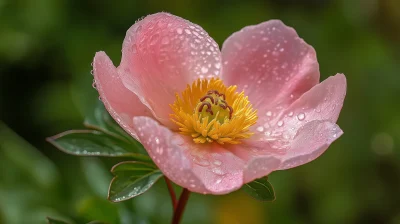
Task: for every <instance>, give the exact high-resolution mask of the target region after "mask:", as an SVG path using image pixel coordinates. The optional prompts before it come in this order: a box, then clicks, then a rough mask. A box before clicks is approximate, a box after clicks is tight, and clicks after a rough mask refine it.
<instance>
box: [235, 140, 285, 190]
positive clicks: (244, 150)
mask: <svg viewBox="0 0 400 224" xmlns="http://www.w3.org/2000/svg"><path fill="white" fill-rule="evenodd" d="M256 144H257V142H251V141H247V142H246V143H244V144H240V145H233V146H230V147H229V148H228V150H229V151H230V152H232V153H233V154H235V155H236V156H237V157H239V158H241V159H242V160H243V161H245V163H246V165H245V168H244V172H243V181H244V183H248V182H251V181H253V180H255V179H258V178H261V177H265V176H268V175H269V174H270V173H271V172H273V171H275V170H277V169H278V168H279V166H280V164H281V160H280V157H282V155H283V154H282V153H280V152H279V151H276V150H274V149H272V148H270V147H269V146H268V145H267V144H262V146H261V145H256ZM260 146H261V147H260Z"/></svg>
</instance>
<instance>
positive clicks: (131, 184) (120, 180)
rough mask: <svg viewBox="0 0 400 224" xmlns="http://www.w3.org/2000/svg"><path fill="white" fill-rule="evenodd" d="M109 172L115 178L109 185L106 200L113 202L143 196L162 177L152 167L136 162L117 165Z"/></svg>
mask: <svg viewBox="0 0 400 224" xmlns="http://www.w3.org/2000/svg"><path fill="white" fill-rule="evenodd" d="M111 172H112V173H113V174H114V175H115V177H114V178H113V179H112V181H111V184H110V189H109V191H108V199H109V200H111V201H113V202H120V201H125V200H128V199H130V198H133V197H136V196H138V195H140V194H143V193H144V192H146V191H147V190H148V189H150V187H151V186H153V184H154V183H155V182H157V180H158V179H159V178H160V177H162V176H163V174H162V173H161V171H160V170H158V169H157V168H156V167H155V166H154V165H152V164H149V163H142V162H136V161H128V162H122V163H119V164H117V165H115V166H114V167H113V168H112V169H111Z"/></svg>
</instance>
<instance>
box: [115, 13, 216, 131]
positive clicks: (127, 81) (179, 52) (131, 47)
mask: <svg viewBox="0 0 400 224" xmlns="http://www.w3.org/2000/svg"><path fill="white" fill-rule="evenodd" d="M220 60H221V54H220V51H219V48H218V45H217V44H216V42H215V41H214V40H213V39H212V38H211V37H210V36H209V35H208V34H207V33H206V32H205V31H204V30H203V29H202V28H201V27H200V26H198V25H196V24H193V23H191V22H189V21H187V20H185V19H182V18H180V17H177V16H174V15H171V14H168V13H157V14H153V15H149V16H147V17H145V18H144V19H142V20H140V21H138V22H136V23H135V24H134V25H133V26H132V27H131V28H129V30H128V31H127V33H126V37H125V40H124V43H123V48H122V59H121V64H120V66H119V67H118V71H119V74H120V75H121V78H122V81H123V83H124V85H125V86H126V87H127V88H128V89H129V90H131V91H132V92H134V93H136V94H137V95H138V96H139V97H140V100H141V101H142V102H143V103H144V104H146V105H148V107H149V108H150V109H151V110H152V111H153V113H154V115H155V117H156V118H157V119H158V120H159V121H160V122H161V123H163V124H164V125H167V126H170V127H171V121H170V119H169V114H170V113H171V112H172V111H171V109H170V107H169V104H172V103H173V102H174V100H175V94H176V93H180V92H181V91H182V90H184V89H185V87H186V85H188V84H191V83H192V82H193V81H194V80H196V79H197V78H211V77H217V76H218V75H219V73H220V70H221V66H220Z"/></svg>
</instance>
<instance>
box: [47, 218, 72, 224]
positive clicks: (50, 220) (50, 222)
mask: <svg viewBox="0 0 400 224" xmlns="http://www.w3.org/2000/svg"><path fill="white" fill-rule="evenodd" d="M47 223H48V224H68V222H64V221H61V220H58V219H53V218H50V217H47Z"/></svg>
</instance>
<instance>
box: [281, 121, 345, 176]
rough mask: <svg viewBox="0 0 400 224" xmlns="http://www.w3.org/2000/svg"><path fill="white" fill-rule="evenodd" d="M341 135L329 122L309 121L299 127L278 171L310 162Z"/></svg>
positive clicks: (337, 128) (341, 132)
mask: <svg viewBox="0 0 400 224" xmlns="http://www.w3.org/2000/svg"><path fill="white" fill-rule="evenodd" d="M342 134H343V131H342V130H341V129H340V128H339V126H338V125H336V124H335V123H332V122H330V121H319V120H315V121H311V122H309V123H307V124H305V125H304V126H303V127H301V128H300V129H299V130H298V131H297V134H296V136H295V138H294V140H293V141H292V143H291V145H290V148H289V149H288V151H287V153H286V155H285V156H284V157H283V158H282V164H281V165H280V167H279V169H280V170H286V169H290V168H293V167H296V166H300V165H303V164H306V163H309V162H311V161H312V160H314V159H316V158H318V157H319V156H320V155H322V153H324V152H325V150H326V149H328V147H329V146H330V145H331V144H332V142H334V141H335V140H336V139H338V138H339V137H340V136H341V135H342Z"/></svg>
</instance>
